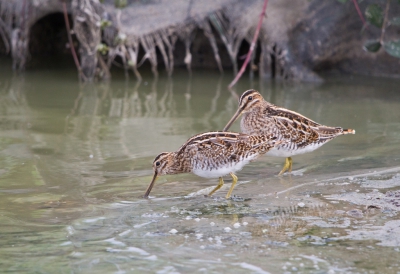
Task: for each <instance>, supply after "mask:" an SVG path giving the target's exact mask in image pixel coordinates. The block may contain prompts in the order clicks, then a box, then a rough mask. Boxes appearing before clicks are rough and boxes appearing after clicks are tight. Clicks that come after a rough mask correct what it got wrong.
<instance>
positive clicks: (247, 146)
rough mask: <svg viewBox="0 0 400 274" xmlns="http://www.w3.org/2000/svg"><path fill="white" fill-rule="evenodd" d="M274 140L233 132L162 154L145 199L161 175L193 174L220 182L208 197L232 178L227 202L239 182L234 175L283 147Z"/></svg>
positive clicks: (191, 141)
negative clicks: (254, 161)
mask: <svg viewBox="0 0 400 274" xmlns="http://www.w3.org/2000/svg"><path fill="white" fill-rule="evenodd" d="M275 139H276V138H274V137H272V138H271V135H258V136H250V135H247V134H244V133H233V132H206V133H202V134H198V135H195V136H193V137H192V138H190V139H189V140H187V142H186V143H185V144H183V145H182V146H181V147H180V148H179V149H178V151H175V152H163V153H161V154H159V155H158V156H157V157H156V158H155V159H154V161H153V170H154V176H153V179H152V181H151V183H150V184H149V186H148V187H147V190H146V192H145V194H144V196H143V197H144V198H148V196H149V194H150V191H151V189H152V188H153V186H154V183H155V181H156V179H157V177H158V176H159V175H166V174H178V173H188V172H193V173H194V174H196V175H198V176H201V177H205V178H219V183H218V185H217V186H216V187H215V188H214V189H213V190H212V191H211V192H210V194H209V195H212V194H213V193H214V192H215V191H217V190H218V189H220V188H221V187H222V185H223V184H224V181H223V179H222V177H223V176H225V175H227V174H230V175H231V177H232V179H233V182H232V186H231V188H230V189H229V191H228V194H227V195H226V198H227V199H228V198H229V197H230V196H231V194H232V191H233V188H234V187H235V184H236V182H237V177H236V175H235V174H234V172H236V171H239V170H241V169H242V168H243V166H244V165H246V164H248V163H249V162H250V161H252V160H254V159H256V158H257V157H258V156H260V155H261V154H264V153H266V152H267V151H269V150H270V149H271V148H273V147H274V146H275V145H277V144H280V143H281V142H276V141H275Z"/></svg>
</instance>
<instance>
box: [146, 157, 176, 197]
mask: <svg viewBox="0 0 400 274" xmlns="http://www.w3.org/2000/svg"><path fill="white" fill-rule="evenodd" d="M174 163H175V152H163V153H160V154H158V155H157V157H156V158H155V159H154V161H153V170H154V176H153V179H152V180H151V182H150V184H149V186H148V187H147V190H146V192H145V194H144V195H143V198H148V197H149V194H150V191H151V189H152V188H153V186H154V183H155V182H156V180H157V177H158V176H159V175H166V174H175V173H179V172H176V170H175V169H174V168H173V165H174Z"/></svg>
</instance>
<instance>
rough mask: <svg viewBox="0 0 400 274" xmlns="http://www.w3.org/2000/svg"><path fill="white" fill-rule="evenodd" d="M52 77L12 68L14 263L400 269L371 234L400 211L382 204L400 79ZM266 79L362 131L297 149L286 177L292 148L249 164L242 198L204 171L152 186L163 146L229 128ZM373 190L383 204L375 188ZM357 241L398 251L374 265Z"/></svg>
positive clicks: (4, 181)
mask: <svg viewBox="0 0 400 274" xmlns="http://www.w3.org/2000/svg"><path fill="white" fill-rule="evenodd" d="M46 73H50V72H43V73H42V74H40V73H39V75H37V74H36V75H30V74H27V75H25V77H8V75H6V74H2V75H1V76H0V213H1V214H0V222H1V223H2V226H0V234H1V235H2V237H0V258H1V259H0V264H1V265H2V269H6V270H9V271H17V272H18V271H20V272H21V271H22V272H23V271H30V272H32V269H35V270H34V271H36V270H37V271H38V272H60V271H59V270H60V269H65V268H66V266H67V268H68V270H70V272H105V273H109V272H115V271H120V272H124V271H125V272H132V271H141V270H143V271H144V270H147V271H148V270H149V269H151V271H153V272H157V271H161V272H163V271H164V272H173V271H175V272H181V273H185V272H193V271H194V270H199V269H203V271H204V272H224V271H226V269H231V268H232V269H233V268H235V272H238V273H242V272H243V273H248V272H249V270H250V271H255V272H260V273H262V271H265V272H267V271H269V272H271V273H277V272H278V273H279V272H282V270H285V271H292V272H296V271H304V272H313V271H314V270H315V272H316V271H321V272H329V271H338V269H341V270H343V271H342V272H346V271H345V270H347V271H350V272H365V271H364V270H366V269H373V270H374V269H376V272H379V271H378V270H377V269H379V270H382V269H383V271H385V270H387V269H389V267H391V269H395V270H396V271H399V269H398V266H397V265H396V263H397V261H396V260H395V258H396V256H391V255H392V254H391V253H393V252H394V251H393V247H391V248H388V247H386V246H385V245H386V243H387V242H386V239H382V238H379V237H375V238H373V237H372V238H371V239H372V240H373V241H374V242H369V241H366V242H362V239H360V237H361V236H360V235H361V232H362V231H367V233H366V234H365V235H371V234H373V232H371V231H372V230H369V228H368V227H371V226H374V230H373V231H375V229H378V230H379V228H380V227H382V229H388V228H390V227H391V226H390V225H391V224H393V222H395V221H397V220H396V218H397V210H396V208H397V207H396V202H390V203H391V207H389V206H388V207H387V208H385V207H384V203H383V202H382V201H383V200H385V201H386V200H391V199H397V198H396V193H397V192H396V188H398V187H399V185H400V182H399V179H398V178H399V177H398V175H396V174H397V173H398V169H395V168H396V167H398V166H400V165H399V157H398V147H399V145H400V137H399V136H400V122H399V121H400V112H399V111H398V109H399V102H400V94H398V91H397V86H398V82H396V81H392V82H390V81H378V80H376V82H375V80H369V79H365V78H362V79H334V78H333V79H331V80H329V81H327V83H325V84H322V85H313V84H299V83H296V84H290V83H289V84H288V83H283V82H282V83H278V82H275V83H270V82H265V83H262V82H260V83H257V82H253V83H249V82H247V80H243V82H242V83H240V85H239V86H238V87H237V89H236V90H235V91H228V90H227V88H226V86H227V84H228V83H227V82H228V80H229V79H225V78H223V77H221V76H220V75H219V74H217V75H216V76H215V75H213V73H209V72H195V73H193V75H192V76H190V77H189V76H187V77H186V76H182V77H181V78H179V77H178V76H177V75H175V76H174V78H167V77H161V76H160V77H159V78H158V79H155V80H154V81H151V82H146V81H145V80H143V81H142V82H127V81H118V80H115V81H113V82H111V83H99V84H88V85H79V84H78V83H75V73H71V79H74V81H71V80H70V78H68V77H69V76H65V75H57V74H55V75H50V76H51V77H50V76H49V75H47V74H46ZM185 75H186V74H185ZM226 78H229V77H226ZM253 86H254V88H255V89H259V90H260V92H261V93H262V95H263V96H264V98H265V99H266V100H268V101H270V102H272V103H275V104H277V105H279V106H283V107H285V108H289V109H293V110H295V111H297V112H300V113H302V114H304V115H306V116H307V117H310V118H312V119H313V120H316V121H318V122H321V123H323V124H329V125H340V126H344V127H354V128H355V129H356V130H357V134H356V135H354V136H351V137H352V138H341V139H339V138H338V139H337V140H335V141H332V142H331V143H329V144H327V145H326V146H325V147H323V148H321V149H320V150H319V151H316V152H314V153H309V154H306V155H304V156H298V158H297V160H296V165H295V167H294V168H295V172H294V174H292V175H291V176H284V177H276V176H274V174H276V172H277V171H279V170H278V169H279V166H280V164H281V160H280V159H277V158H268V157H263V158H261V159H260V160H259V161H257V162H254V163H252V164H250V165H249V166H247V167H246V168H245V169H244V170H242V171H241V174H240V177H239V178H240V179H241V180H240V181H239V183H238V185H237V187H236V190H237V193H238V195H240V197H234V199H233V200H229V201H226V200H225V199H221V198H219V197H218V195H217V197H215V198H213V199H211V198H207V197H204V196H203V195H201V191H198V190H199V189H206V188H207V187H209V186H213V185H214V183H215V182H214V181H213V180H210V181H204V180H198V178H197V177H194V176H191V175H177V176H170V177H169V178H163V179H161V180H160V181H159V182H157V183H158V184H159V186H158V189H159V190H160V192H159V194H158V195H157V197H156V198H155V199H152V200H143V199H139V198H138V196H139V195H141V194H142V193H143V191H144V190H145V188H146V186H147V185H148V183H149V182H150V179H151V175H152V170H151V162H152V159H153V157H154V156H155V155H157V154H158V153H160V152H162V151H175V150H176V149H177V148H178V147H179V146H180V145H181V144H182V143H183V142H184V141H186V140H187V138H188V137H190V136H192V135H194V134H196V133H199V132H205V131H210V130H218V129H222V128H223V126H224V125H225V124H226V122H227V121H228V120H229V118H230V117H231V116H232V114H233V113H234V112H235V110H236V108H237V103H238V102H237V101H238V95H240V94H241V93H242V92H243V91H244V90H246V89H248V88H250V87H253ZM238 129H239V125H238V123H236V124H235V125H234V126H233V127H232V130H238ZM391 167H393V168H392V169H389V168H391ZM371 171H372V172H374V171H376V172H375V173H374V174H375V176H377V177H374V178H372V177H371V176H369V175H368V174H370V173H371ZM371 174H372V173H371ZM377 182H383V183H382V184H381V185H380V187H377V186H376V185H377ZM386 190H387V191H386ZM389 191H391V192H390V193H395V194H393V195H392V194H390V193H389ZM369 192H371V193H372V194H370V195H369V196H370V197H373V198H374V199H373V200H369V202H371V201H372V202H374V204H372V205H371V204H368V205H366V204H365V201H366V199H362V198H364V196H365V197H367V196H368V193H369ZM191 193H192V194H193V195H190V194H191ZM385 193H386V194H385ZM388 193H389V194H388ZM345 194H346V195H345ZM380 194H382V195H384V196H382V197H384V198H382V197H381V196H380ZM220 195H221V196H224V193H223V191H222V193H221V194H220ZM357 195H358V196H357ZM363 195H364V196H363ZM354 197H358V198H357V199H358V200H357V201H358V202H357V203H352V201H354ZM378 198H379V199H378ZM352 199H353V200H352ZM378 201H379V203H378ZM370 208H374V209H375V211H374V213H371V212H370V211H369V210H370ZM367 209H368V210H367ZM388 221H392V223H388ZM386 223H388V224H387V225H386ZM385 225H386V226H385ZM361 227H362V230H359V229H361ZM349 231H355V232H352V233H350V232H349ZM357 231H358V232H357ZM382 231H383V230H382ZM394 231H396V230H394ZM88 232H89V233H88ZM352 235H355V236H354V239H356V240H357V241H356V240H354V239H353V238H352V237H353V236H352ZM390 235H391V237H394V236H395V235H396V234H395V233H394V234H390ZM393 235H394V236H393ZM390 239H391V238H390ZM367 240H368V239H367ZM376 241H378V244H375V242H376ZM368 246H370V247H371V246H372V247H373V248H370V247H368ZM349 248H350V249H349ZM351 248H353V249H351ZM395 248H398V246H396V247H395ZM354 249H357V250H359V251H361V253H360V254H367V255H368V256H369V258H375V257H382V254H384V257H385V260H384V261H382V262H377V261H374V260H373V259H371V260H370V261H368V262H367V261H365V259H363V257H362V255H354V254H355V253H354ZM316 254H318V255H316ZM357 254H358V253H357ZM354 256H356V257H357V258H355V259H354V260H359V261H360V262H361V263H359V264H357V265H356V264H354V262H353V260H352V259H349V258H352V257H354ZM38 258H40V260H39V259H38ZM39 261H40V262H39ZM3 266H4V268H3ZM338 272H340V271H338Z"/></svg>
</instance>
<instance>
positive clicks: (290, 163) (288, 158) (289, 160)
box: [278, 157, 293, 175]
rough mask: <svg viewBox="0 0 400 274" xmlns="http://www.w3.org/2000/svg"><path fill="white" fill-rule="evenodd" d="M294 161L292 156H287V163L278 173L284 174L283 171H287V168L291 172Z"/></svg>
mask: <svg viewBox="0 0 400 274" xmlns="http://www.w3.org/2000/svg"><path fill="white" fill-rule="evenodd" d="M292 163H293V162H292V157H287V158H286V159H285V165H284V166H283V168H282V170H281V172H279V174H278V175H282V174H283V173H285V171H286V170H287V171H289V172H292Z"/></svg>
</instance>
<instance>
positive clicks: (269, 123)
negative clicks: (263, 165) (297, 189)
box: [224, 89, 355, 175]
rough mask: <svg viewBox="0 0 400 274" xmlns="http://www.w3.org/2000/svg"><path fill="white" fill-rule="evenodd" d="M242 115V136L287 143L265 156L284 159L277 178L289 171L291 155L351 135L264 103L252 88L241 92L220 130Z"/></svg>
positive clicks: (350, 131)
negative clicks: (236, 108)
mask: <svg viewBox="0 0 400 274" xmlns="http://www.w3.org/2000/svg"><path fill="white" fill-rule="evenodd" d="M241 114H243V117H242V120H241V122H240V127H241V130H242V132H243V133H246V134H251V135H259V134H272V136H275V137H277V139H278V140H286V141H287V142H285V143H283V144H280V145H277V146H275V147H274V148H273V149H271V150H270V151H269V152H267V155H270V156H277V157H286V161H285V165H284V166H283V168H282V170H281V172H280V173H279V175H281V174H283V173H284V172H285V171H286V170H288V171H289V172H291V171H292V156H294V155H297V154H302V153H306V152H311V151H313V150H316V149H317V148H319V147H320V146H322V145H323V144H326V143H327V142H329V141H330V140H332V139H333V138H335V137H337V136H339V135H343V134H355V130H353V129H343V128H341V127H329V126H324V125H321V124H319V123H317V122H314V121H312V120H311V119H309V118H307V117H304V116H303V115H301V114H299V113H297V112H294V111H291V110H288V109H286V108H281V107H278V106H275V105H273V104H271V103H269V102H267V101H265V100H264V98H263V97H262V95H261V94H260V93H259V92H258V91H256V90H253V89H250V90H247V91H245V92H244V93H243V94H242V96H241V97H240V99H239V108H238V110H237V111H236V113H235V114H234V115H233V117H232V118H231V120H230V121H229V122H228V124H227V125H226V126H225V128H224V131H226V130H228V129H229V127H230V126H231V125H232V124H233V122H235V121H236V119H237V118H238V117H239V116H240V115H241Z"/></svg>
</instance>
